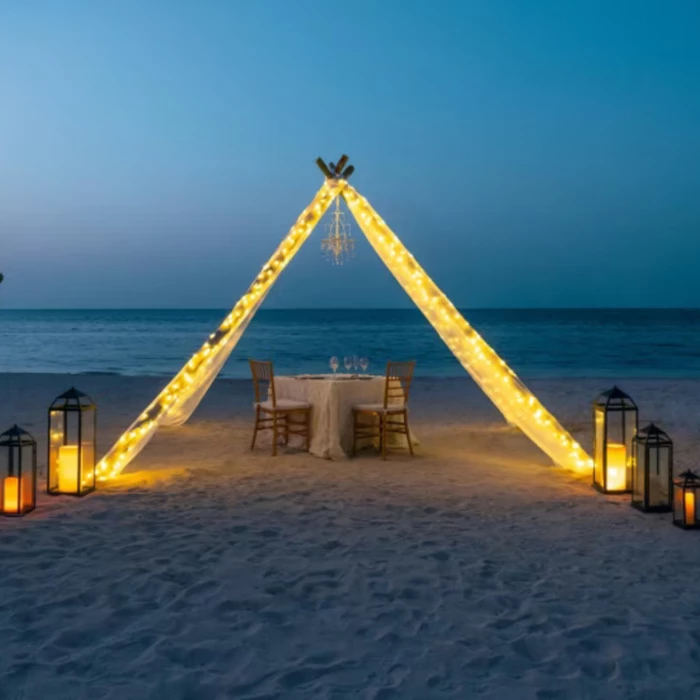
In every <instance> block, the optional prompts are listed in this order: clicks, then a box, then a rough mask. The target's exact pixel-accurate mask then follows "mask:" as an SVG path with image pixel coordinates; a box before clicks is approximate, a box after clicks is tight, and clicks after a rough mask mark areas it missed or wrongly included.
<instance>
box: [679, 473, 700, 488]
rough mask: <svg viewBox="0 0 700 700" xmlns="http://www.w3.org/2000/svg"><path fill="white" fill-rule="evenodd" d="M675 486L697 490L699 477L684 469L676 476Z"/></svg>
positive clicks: (699, 484)
mask: <svg viewBox="0 0 700 700" xmlns="http://www.w3.org/2000/svg"><path fill="white" fill-rule="evenodd" d="M675 484H676V486H682V487H683V488H691V489H697V488H700V476H698V475H697V474H696V473H695V472H692V471H690V469H686V470H685V471H684V472H682V473H681V474H679V475H678V478H677V479H676V480H675Z"/></svg>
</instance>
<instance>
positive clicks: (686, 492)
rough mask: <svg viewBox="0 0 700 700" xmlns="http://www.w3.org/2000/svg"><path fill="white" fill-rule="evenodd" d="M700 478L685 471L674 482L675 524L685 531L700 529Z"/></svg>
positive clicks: (693, 473)
mask: <svg viewBox="0 0 700 700" xmlns="http://www.w3.org/2000/svg"><path fill="white" fill-rule="evenodd" d="M699 496H700V476H698V475H697V474H696V473H695V472H691V471H685V472H683V473H682V474H681V475H680V476H679V477H678V478H677V479H675V480H674V482H673V524H674V525H678V527H682V528H683V529H684V530H696V529H698V528H700V508H698V506H700V503H699V501H700V499H699V498H698V497H699Z"/></svg>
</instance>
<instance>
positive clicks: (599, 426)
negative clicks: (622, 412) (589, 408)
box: [593, 406, 605, 484]
mask: <svg viewBox="0 0 700 700" xmlns="http://www.w3.org/2000/svg"><path fill="white" fill-rule="evenodd" d="M594 442H595V454H594V455H593V464H594V467H593V469H594V474H593V478H594V480H595V483H596V484H604V483H605V480H604V478H603V464H604V459H603V449H604V447H605V408H604V407H603V406H596V407H595V440H594Z"/></svg>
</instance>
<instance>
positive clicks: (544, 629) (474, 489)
mask: <svg viewBox="0 0 700 700" xmlns="http://www.w3.org/2000/svg"><path fill="white" fill-rule="evenodd" d="M73 383H75V384H76V385H77V386H78V387H79V388H81V389H83V390H84V391H87V392H88V393H90V394H91V395H92V396H93V398H95V399H96V400H97V401H98V403H99V407H100V413H99V423H100V443H101V450H102V451H104V450H106V449H107V448H108V447H109V446H110V444H111V441H112V440H113V439H114V438H116V437H117V436H118V435H119V433H120V432H121V430H123V429H124V428H125V427H126V426H127V425H128V423H129V422H130V421H131V420H132V419H133V417H134V416H135V415H136V414H137V413H138V412H139V411H140V410H141V409H142V408H143V407H144V406H145V405H146V403H147V402H148V400H149V399H150V398H151V397H152V395H153V394H154V393H155V391H156V389H157V388H158V387H159V385H161V384H162V383H163V381H162V380H154V379H143V378H120V377H98V376H82V377H74V378H71V377H66V376H49V375H0V428H3V429H4V427H5V426H9V425H10V424H11V423H13V422H15V421H17V422H18V423H20V424H21V425H23V426H24V427H26V428H27V429H29V430H30V431H31V432H33V433H34V434H35V436H36V437H37V438H38V439H39V440H40V466H41V469H42V476H43V469H44V465H45V455H44V446H45V435H44V433H45V429H46V415H45V409H46V407H47V406H48V403H49V402H50V400H51V399H52V398H53V397H54V396H55V395H56V394H58V393H59V392H60V391H62V390H64V389H66V388H68V387H69V386H70V385H71V384H73ZM529 384H530V386H531V387H532V388H533V389H534V390H535V392H536V393H537V394H538V396H540V398H541V399H542V400H543V401H544V403H545V405H547V406H548V407H549V408H551V409H552V410H553V412H554V413H555V415H556V416H557V417H558V418H559V419H560V420H561V421H562V422H563V423H564V424H565V425H566V426H567V427H569V428H572V429H573V432H574V434H575V435H576V436H578V437H579V438H580V439H581V441H582V444H584V445H586V446H588V445H589V444H590V432H589V423H590V409H589V405H590V401H591V399H592V398H593V397H594V396H595V394H596V393H597V392H598V391H599V390H601V389H604V388H608V386H609V384H610V382H609V381H608V380H603V381H594V380H584V381H581V380H576V381H573V380H568V381H532V382H529ZM622 385H623V387H624V388H625V389H626V390H627V391H628V392H629V393H630V394H631V395H632V396H633V397H634V398H635V399H636V400H637V402H638V403H639V404H640V406H641V415H642V420H644V419H650V418H651V419H654V420H659V421H660V422H661V423H662V425H663V426H664V427H666V428H667V429H668V431H669V432H670V434H671V436H672V437H673V438H674V440H675V441H676V444H677V455H678V460H677V463H678V464H679V465H680V466H683V467H685V466H696V465H697V466H700V465H698V464H697V460H696V459H695V454H696V453H697V452H698V449H699V448H700V430H699V429H698V415H700V411H699V409H700V398H698V394H699V392H698V389H699V388H700V382H698V381H676V382H669V381H650V380H649V381H625V382H623V383H622ZM250 393H251V387H250V383H249V382H233V381H219V382H218V383H217V384H216V385H215V386H214V388H213V389H212V391H211V392H210V394H209V396H208V397H207V399H206V400H205V402H204V403H203V404H202V407H201V408H200V410H199V411H198V413H197V414H195V417H194V418H193V420H192V421H191V422H190V423H189V424H187V425H186V426H184V427H183V428H180V429H177V430H171V431H167V432H162V433H160V434H158V436H157V437H156V438H155V440H154V441H153V442H152V443H151V445H149V446H148V447H147V448H146V450H145V451H144V452H143V453H142V455H141V456H140V457H139V459H138V460H137V461H136V462H135V463H134V464H133V465H132V469H131V470H130V471H131V472H135V473H132V475H131V476H129V477H127V478H125V479H124V480H123V481H122V482H121V483H119V484H115V485H113V486H110V487H109V488H108V489H106V490H101V491H99V492H97V493H95V494H92V495H91V496H88V497H87V498H84V499H71V498H68V497H62V498H50V497H48V496H46V495H45V494H43V493H42V494H41V496H40V498H39V507H38V509H37V511H35V513H33V514H31V515H29V516H27V517H25V518H23V519H8V518H6V519H0V527H1V528H2V535H1V537H0V551H1V561H2V577H1V578H0V639H2V653H0V698H3V699H4V698H10V699H13V700H15V699H19V698H21V699H22V700H29V699H31V700H33V699H34V698H37V699H38V698H42V699H43V698H70V699H71V700H79V699H82V698H90V699H91V700H96V699H98V698H110V699H114V700H117V699H118V700H131V699H141V698H144V699H145V698H149V699H154V698H157V699H160V698H163V699H166V698H167V700H178V699H182V700H185V699H187V700H194V699H197V700H202V699H209V698H214V699H217V700H218V699H219V698H235V699H236V700H253V699H256V700H262V699H263V698H267V699H271V698H291V699H296V698H329V699H330V698H358V699H360V698H361V699H365V698H366V699H370V698H377V699H379V698H384V699H386V698H416V699H420V700H427V699H432V698H471V697H480V698H481V697H489V698H504V699H508V700H510V699H513V698H514V699H520V698H536V699H541V700H545V699H554V698H635V699H640V698H641V699H643V698H649V699H651V698H654V699H655V700H658V699H659V698H674V700H677V699H678V698H694V697H700V663H699V662H700V588H699V586H698V575H699V574H700V538H699V536H698V533H694V532H683V531H681V530H679V529H677V528H674V527H673V526H672V525H671V524H670V520H669V516H668V515H647V516H644V515H642V514H640V513H638V512H637V511H635V510H633V509H632V508H630V507H629V505H628V501H627V499H625V498H622V497H604V496H601V495H599V494H597V493H596V492H594V491H593V490H592V488H591V486H590V484H589V480H588V479H587V478H586V479H582V478H575V477H574V476H572V475H571V474H569V473H565V472H562V471H561V470H559V469H557V468H554V467H551V466H550V465H549V464H548V460H547V458H546V457H544V456H543V455H542V454H541V453H539V452H538V450H537V449H536V448H533V447H532V446H531V445H530V444H529V443H528V442H527V440H526V439H525V438H523V437H522V436H521V435H520V434H518V433H517V432H513V431H511V430H509V429H507V428H504V426H503V424H502V422H501V420H500V419H499V417H498V415H497V414H496V412H495V410H494V409H492V408H491V407H490V406H489V404H488V402H487V401H486V399H484V398H483V397H482V396H481V394H480V393H479V392H478V390H477V389H476V388H475V387H474V386H473V385H472V384H471V383H470V382H469V380H463V381H447V380H431V381H419V382H418V384H417V387H416V392H415V395H414V397H413V404H414V406H413V408H414V412H413V414H414V425H415V427H416V429H417V430H418V431H419V435H420V438H421V443H422V446H421V448H420V453H421V454H420V455H419V456H418V457H416V458H415V459H413V460H411V459H409V458H408V457H407V456H403V455H399V456H394V457H392V459H391V461H389V462H386V463H383V462H381V460H379V459H376V458H375V457H373V456H362V457H360V458H358V459H355V460H350V461H345V462H327V461H323V460H319V459H316V458H313V457H309V456H308V455H304V454H301V453H289V454H284V455H283V456H281V457H279V458H277V459H273V458H271V457H270V456H269V454H268V452H267V450H266V449H264V448H263V449H260V450H257V451H256V452H255V453H254V454H251V453H249V452H248V451H247V447H248V440H249V438H250V430H251V427H252V413H251V411H250ZM42 486H43V481H42Z"/></svg>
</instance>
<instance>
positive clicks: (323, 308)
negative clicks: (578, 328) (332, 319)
mask: <svg viewBox="0 0 700 700" xmlns="http://www.w3.org/2000/svg"><path fill="white" fill-rule="evenodd" d="M455 308H456V309H460V310H467V311H700V307H697V306H460V305H458V304H455ZM227 310H228V307H224V306H220V307H216V306H99V307H98V306H95V307H79V306H76V307H68V306H65V307H64V306H61V307H58V306H57V307H39V306H37V307H32V306H29V307H21V306H13V307H2V306H0V313H2V312H3V311H217V312H219V311H224V312H225V311H227ZM261 311H263V312H264V311H418V312H420V310H419V309H418V308H416V307H415V306H381V307H379V306H376V307H375V306H295V307H271V308H262V309H258V311H257V312H256V313H260V312H261Z"/></svg>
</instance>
